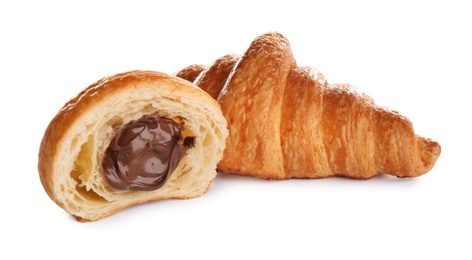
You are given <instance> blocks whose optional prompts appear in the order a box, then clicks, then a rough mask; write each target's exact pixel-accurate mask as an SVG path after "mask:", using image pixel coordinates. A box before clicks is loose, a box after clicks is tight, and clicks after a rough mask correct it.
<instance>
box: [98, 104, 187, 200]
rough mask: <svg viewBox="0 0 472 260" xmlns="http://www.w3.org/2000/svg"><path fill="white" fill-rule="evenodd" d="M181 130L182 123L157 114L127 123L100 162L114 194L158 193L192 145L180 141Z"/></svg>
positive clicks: (185, 140) (184, 140)
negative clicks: (130, 192)
mask: <svg viewBox="0 0 472 260" xmlns="http://www.w3.org/2000/svg"><path fill="white" fill-rule="evenodd" d="M182 130H183V123H182V124H178V123H176V122H175V121H174V120H172V119H170V118H167V117H161V116H160V115H159V114H158V113H154V114H151V115H145V116H143V117H141V118H139V119H137V120H134V121H131V122H129V123H128V124H126V125H125V126H123V128H122V129H121V130H120V131H118V133H117V134H116V135H115V137H114V138H113V139H112V140H111V142H110V145H109V147H108V149H107V150H106V152H105V156H104V158H103V162H102V167H103V174H104V176H105V179H106V180H107V182H108V183H109V184H110V186H111V187H113V188H115V189H118V190H141V191H148V190H155V189H159V188H160V187H162V186H163V185H164V184H165V182H166V181H167V180H168V179H169V177H170V176H171V174H172V173H173V172H174V170H175V169H176V168H177V166H178V165H179V162H180V160H181V159H182V158H183V157H184V156H185V154H186V152H187V150H188V149H189V148H191V147H194V145H195V137H194V136H189V137H185V139H184V138H183V137H182ZM182 139H183V141H182Z"/></svg>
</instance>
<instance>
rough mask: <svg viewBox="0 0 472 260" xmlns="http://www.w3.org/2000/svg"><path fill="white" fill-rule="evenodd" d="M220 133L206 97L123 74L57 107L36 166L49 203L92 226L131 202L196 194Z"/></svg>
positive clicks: (179, 85)
mask: <svg viewBox="0 0 472 260" xmlns="http://www.w3.org/2000/svg"><path fill="white" fill-rule="evenodd" d="M227 135H228V130H227V124H226V120H225V118H224V117H223V115H222V113H221V110H220V106H219V105H218V104H217V102H216V101H215V100H214V99H212V98H211V97H210V96H209V95H208V94H207V93H206V92H204V91H202V90H201V89H199V88H197V87H196V86H195V85H193V84H191V83H189V82H188V81H185V80H182V79H180V78H177V77H173V76H169V75H166V74H163V73H159V72H152V71H130V72H126V73H120V74H117V75H113V76H110V77H105V78H103V79H101V80H99V81H97V82H96V83H94V84H92V85H91V86H90V87H88V88H86V89H85V90H84V91H82V92H81V93H80V94H79V95H78V96H77V97H75V98H74V99H72V100H71V101H69V102H68V103H67V104H65V106H64V107H63V108H62V109H61V110H60V111H59V113H58V114H57V115H56V116H55V117H54V118H53V119H52V121H51V123H50V124H49V126H48V128H47V129H46V132H45V134H44V137H43V140H42V142H41V147H40V151H39V161H38V169H39V173H40V178H41V182H42V184H43V186H44V189H45V190H46V192H47V194H48V195H49V196H50V197H51V199H52V200H53V201H55V202H56V203H57V204H58V205H59V206H60V207H62V208H64V209H65V210H66V211H67V212H68V213H69V214H71V215H73V216H74V217H75V218H76V219H77V220H79V221H96V220H99V219H102V218H104V217H107V216H109V215H111V214H113V213H115V212H117V211H119V210H121V209H123V208H126V207H129V206H131V205H134V204H137V203H143V202H147V201H151V200H161V199H167V198H179V199H187V198H194V197H197V196H200V195H202V194H203V193H205V191H206V190H207V189H208V188H210V186H211V185H212V181H213V179H214V178H215V176H216V170H215V169H216V164H217V162H218V161H219V160H220V158H221V156H222V155H223V150H224V147H225V139H226V137H227ZM133 153H134V154H135V155H133ZM130 156H132V157H130ZM133 156H134V157H133ZM127 158H134V159H133V160H129V161H130V162H127V161H126V160H127ZM139 160H141V161H139ZM138 161H139V162H143V164H142V165H139V164H138V163H137V162H138ZM127 163H128V164H127ZM132 169H137V170H132Z"/></svg>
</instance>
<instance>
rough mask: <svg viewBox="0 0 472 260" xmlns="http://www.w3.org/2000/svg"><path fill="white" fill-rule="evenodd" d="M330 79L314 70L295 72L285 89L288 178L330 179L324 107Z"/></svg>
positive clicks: (284, 145) (283, 131)
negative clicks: (323, 122)
mask: <svg viewBox="0 0 472 260" xmlns="http://www.w3.org/2000/svg"><path fill="white" fill-rule="evenodd" d="M326 84H327V83H326V79H325V78H324V76H323V75H322V74H321V73H320V72H319V71H317V70H316V69H314V68H310V67H297V68H294V69H292V71H291V72H290V75H289V76H288V79H287V85H286V87H285V97H284V102H283V105H282V121H281V125H280V135H281V141H282V151H283V154H284V166H285V173H286V177H287V178H289V177H291V178H316V177H326V173H328V172H330V171H331V169H330V167H329V164H328V161H327V157H326V153H325V149H324V143H323V128H321V127H319V125H320V124H321V117H322V115H323V113H322V110H321V109H320V106H321V104H322V102H323V89H324V88H326Z"/></svg>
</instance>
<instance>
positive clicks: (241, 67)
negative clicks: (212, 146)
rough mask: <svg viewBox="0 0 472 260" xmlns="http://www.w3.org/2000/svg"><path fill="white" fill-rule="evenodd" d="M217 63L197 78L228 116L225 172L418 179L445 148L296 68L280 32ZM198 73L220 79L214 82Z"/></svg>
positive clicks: (358, 96) (363, 99)
mask: <svg viewBox="0 0 472 260" xmlns="http://www.w3.org/2000/svg"><path fill="white" fill-rule="evenodd" d="M232 57H237V56H234V55H233V56H232ZM219 60H221V58H220V59H218V60H217V61H216V62H215V63H214V64H219V63H220V62H219ZM214 64H212V65H210V66H209V67H208V68H206V69H205V70H203V71H202V72H201V74H200V75H199V76H198V77H197V78H196V79H195V81H194V83H196V84H197V85H199V86H201V88H202V89H204V90H206V91H209V92H210V93H211V95H212V96H213V97H216V98H217V100H218V102H219V103H220V104H221V108H222V111H223V114H224V116H225V117H226V119H227V121H228V127H229V130H230V134H229V137H228V140H227V148H226V150H225V153H224V156H223V159H222V160H221V161H220V162H219V163H218V169H219V170H220V171H222V172H226V173H234V174H242V175H251V176H255V177H260V178H266V179H288V178H324V177H330V176H344V177H349V178H356V179H368V178H371V177H373V176H375V175H377V174H380V173H386V174H390V175H394V176H397V177H416V176H420V175H422V174H424V173H426V172H428V171H430V170H431V169H432V167H433V166H434V164H435V162H436V160H437V159H438V157H439V155H440V153H441V146H440V145H439V143H438V142H437V141H435V140H432V139H430V138H425V137H422V136H420V135H416V134H415V132H414V130H413V125H412V123H411V122H410V121H409V119H408V118H407V117H405V116H404V115H402V114H401V113H399V112H398V111H395V110H393V109H390V108H386V107H383V106H380V105H377V104H375V102H374V101H373V99H372V98H371V97H369V96H368V95H366V94H365V93H363V92H361V91H360V90H359V89H357V88H356V87H354V86H352V85H349V84H331V83H328V81H327V80H326V79H325V77H324V76H323V74H322V73H321V72H320V71H318V70H316V69H315V68H313V67H302V66H297V64H296V62H295V59H294V57H293V54H292V52H291V48H290V43H289V41H288V39H287V38H286V37H285V36H284V35H282V34H280V33H276V32H269V33H266V34H263V35H261V36H259V37H257V38H256V39H254V41H253V42H252V43H251V44H250V46H249V48H248V49H247V50H246V51H245V52H244V54H243V55H242V56H240V57H239V58H238V60H237V61H235V62H232V64H234V65H233V67H232V68H231V69H230V70H229V69H228V68H226V67H224V68H223V69H221V71H219V70H218V69H215V66H214ZM228 70H229V71H230V72H229V73H228V76H227V77H226V78H224V77H221V75H226V71H228ZM199 78H209V79H217V80H216V81H217V82H219V83H218V84H211V87H207V84H205V82H202V81H199V80H198V79H199ZM218 92H219V94H215V93H218Z"/></svg>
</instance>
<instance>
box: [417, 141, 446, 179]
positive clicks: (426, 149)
mask: <svg viewBox="0 0 472 260" xmlns="http://www.w3.org/2000/svg"><path fill="white" fill-rule="evenodd" d="M418 148H419V151H420V158H421V161H422V164H423V165H422V166H423V169H424V171H423V172H425V173H426V172H428V171H430V170H431V169H432V168H433V166H434V164H435V163H436V161H437V160H438V158H439V155H440V154H441V145H440V144H439V142H437V141H436V140H433V139H431V138H425V137H421V136H419V138H418Z"/></svg>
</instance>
